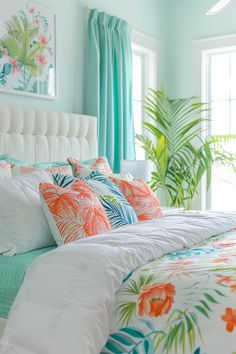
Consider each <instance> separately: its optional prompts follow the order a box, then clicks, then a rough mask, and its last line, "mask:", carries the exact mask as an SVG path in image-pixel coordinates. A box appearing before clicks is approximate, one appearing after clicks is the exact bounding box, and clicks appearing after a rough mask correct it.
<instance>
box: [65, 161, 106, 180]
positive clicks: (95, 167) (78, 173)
mask: <svg viewBox="0 0 236 354" xmlns="http://www.w3.org/2000/svg"><path fill="white" fill-rule="evenodd" d="M67 161H68V162H69V163H70V165H71V167H72V169H73V172H74V175H75V177H80V178H83V177H85V175H84V172H85V171H89V173H90V172H91V171H98V172H101V173H103V174H105V175H110V174H112V169H111V167H110V165H109V162H108V161H107V158H106V157H98V158H97V159H96V160H94V161H93V162H92V163H91V164H89V165H86V164H82V163H80V162H79V161H78V160H76V159H74V158H72V157H69V158H68V159H67Z"/></svg>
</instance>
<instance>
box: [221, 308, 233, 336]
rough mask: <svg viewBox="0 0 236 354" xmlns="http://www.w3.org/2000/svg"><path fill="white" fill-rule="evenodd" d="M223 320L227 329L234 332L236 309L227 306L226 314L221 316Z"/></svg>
mask: <svg viewBox="0 0 236 354" xmlns="http://www.w3.org/2000/svg"><path fill="white" fill-rule="evenodd" d="M221 319H222V321H225V322H226V323H227V324H226V329H227V331H228V332H233V330H234V327H235V326H236V309H232V308H231V307H227V308H226V309H225V314H224V315H222V316H221Z"/></svg>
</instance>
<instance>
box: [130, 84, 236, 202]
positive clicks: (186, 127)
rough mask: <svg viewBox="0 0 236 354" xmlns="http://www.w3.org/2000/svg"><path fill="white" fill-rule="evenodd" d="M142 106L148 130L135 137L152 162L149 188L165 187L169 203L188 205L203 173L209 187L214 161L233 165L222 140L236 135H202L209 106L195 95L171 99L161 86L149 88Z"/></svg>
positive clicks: (235, 158)
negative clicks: (153, 167) (145, 133)
mask: <svg viewBox="0 0 236 354" xmlns="http://www.w3.org/2000/svg"><path fill="white" fill-rule="evenodd" d="M145 109H146V112H147V114H148V117H149V121H148V122H144V127H145V129H146V131H147V132H148V134H147V135H137V136H136V137H137V139H138V140H139V141H140V142H141V144H142V147H143V148H144V150H145V152H146V155H147V158H148V159H150V160H151V161H152V162H153V164H154V166H155V170H154V171H153V172H152V179H151V182H150V185H151V188H152V189H153V190H154V191H159V190H162V191H164V193H165V196H166V200H167V201H168V204H169V205H170V206H175V207H185V208H187V209H191V208H192V202H193V198H194V197H195V196H196V195H197V194H198V190H199V184H200V182H201V180H202V178H203V176H204V175H206V179H207V188H209V186H210V182H211V167H212V164H213V163H214V162H215V161H219V160H220V161H221V163H223V164H230V165H232V166H233V168H234V166H236V165H235V163H236V157H235V156H234V155H233V154H230V153H228V152H226V151H225V149H224V144H223V143H224V141H225V140H226V139H231V138H235V137H234V136H227V137H225V136H215V137H211V138H203V135H204V134H203V132H204V124H203V123H204V122H206V120H207V114H208V111H209V110H208V109H207V107H206V104H204V103H202V102H196V98H194V97H191V98H187V99H176V100H171V99H169V98H168V95H167V94H166V92H165V91H164V90H161V91H156V90H152V89H150V94H149V96H148V97H146V99H145Z"/></svg>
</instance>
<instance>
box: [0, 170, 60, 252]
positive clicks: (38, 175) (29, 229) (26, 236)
mask: <svg viewBox="0 0 236 354" xmlns="http://www.w3.org/2000/svg"><path fill="white" fill-rule="evenodd" d="M40 182H48V183H50V182H52V179H51V178H50V176H49V175H48V174H47V173H46V172H45V171H37V172H34V173H32V174H27V175H24V176H18V177H12V178H7V179H4V180H1V181H0V196H1V198H0V253H2V254H4V255H9V256H13V255H14V254H18V253H24V252H28V251H32V250H35V249H38V248H43V247H47V246H51V245H53V244H55V242H54V239H53V237H52V234H51V232H50V229H49V226H48V223H47V220H46V219H45V216H44V213H43V210H42V206H41V202H40V196H39V183H40Z"/></svg>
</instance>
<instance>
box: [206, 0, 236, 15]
mask: <svg viewBox="0 0 236 354" xmlns="http://www.w3.org/2000/svg"><path fill="white" fill-rule="evenodd" d="M231 2H232V0H220V1H219V2H218V3H217V4H216V5H214V6H213V7H212V8H211V9H210V10H209V11H208V12H207V13H206V14H207V15H216V14H218V13H219V12H221V11H223V10H224V9H225V8H226V7H227V6H228V5H229V4H230V3H231Z"/></svg>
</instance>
